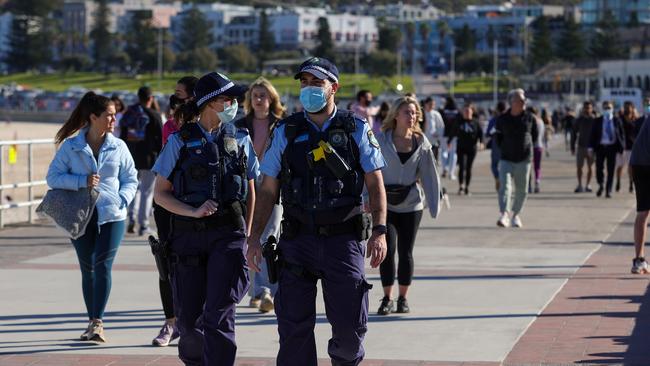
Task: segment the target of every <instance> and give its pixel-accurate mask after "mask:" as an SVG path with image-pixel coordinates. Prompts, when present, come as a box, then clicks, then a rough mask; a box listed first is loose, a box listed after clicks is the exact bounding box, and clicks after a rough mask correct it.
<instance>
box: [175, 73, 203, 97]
mask: <svg viewBox="0 0 650 366" xmlns="http://www.w3.org/2000/svg"><path fill="white" fill-rule="evenodd" d="M198 81H199V78H197V77H196V76H191V75H190V76H183V77H182V78H180V79H178V81H177V82H176V84H181V85H183V86H184V87H185V92H186V93H187V94H189V95H190V98H193V97H194V87H195V86H196V83H197V82H198Z"/></svg>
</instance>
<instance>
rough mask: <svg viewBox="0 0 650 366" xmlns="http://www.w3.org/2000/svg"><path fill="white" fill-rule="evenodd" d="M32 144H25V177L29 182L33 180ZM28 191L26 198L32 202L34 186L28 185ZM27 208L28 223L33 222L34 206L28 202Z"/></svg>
mask: <svg viewBox="0 0 650 366" xmlns="http://www.w3.org/2000/svg"><path fill="white" fill-rule="evenodd" d="M33 147H34V144H32V143H29V144H28V145H27V148H28V149H29V150H28V151H29V153H28V154H27V177H28V179H29V182H33V181H34V159H33V156H34V155H33V154H34V149H33ZM27 192H28V199H29V202H32V201H33V200H34V186H32V185H30V186H29V188H27ZM27 209H28V210H29V213H28V216H27V218H28V220H29V223H30V224H33V223H34V206H33V205H32V204H30V205H29V206H27Z"/></svg>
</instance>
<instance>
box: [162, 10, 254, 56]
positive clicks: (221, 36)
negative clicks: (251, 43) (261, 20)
mask: <svg viewBox="0 0 650 366" xmlns="http://www.w3.org/2000/svg"><path fill="white" fill-rule="evenodd" d="M192 7H195V8H196V9H198V10H199V11H200V12H201V13H203V15H204V16H205V18H206V19H207V20H208V22H210V23H211V24H212V48H214V49H218V48H222V47H225V46H228V45H230V42H229V39H228V36H227V34H226V32H227V29H226V25H227V24H229V23H230V22H231V21H232V20H233V19H234V18H236V17H247V16H251V15H254V14H255V9H253V7H251V6H244V5H232V4H220V3H215V4H198V5H184V6H183V10H182V11H181V12H179V13H178V14H177V15H176V16H174V17H172V18H171V32H172V34H173V35H174V36H176V35H178V34H180V33H181V29H182V27H183V17H184V16H185V15H186V14H187V12H188V11H189V10H190V9H191V8H192Z"/></svg>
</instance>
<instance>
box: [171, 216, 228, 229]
mask: <svg viewBox="0 0 650 366" xmlns="http://www.w3.org/2000/svg"><path fill="white" fill-rule="evenodd" d="M172 225H173V228H174V229H173V230H174V231H207V230H211V229H215V228H218V227H224V226H231V225H234V220H233V219H232V217H231V216H224V215H217V214H214V215H212V216H208V217H204V218H200V219H192V218H182V217H178V216H174V218H173V220H172Z"/></svg>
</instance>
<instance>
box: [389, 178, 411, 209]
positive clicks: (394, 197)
mask: <svg viewBox="0 0 650 366" xmlns="http://www.w3.org/2000/svg"><path fill="white" fill-rule="evenodd" d="M414 185H415V182H414V183H412V184H409V185H407V186H403V185H399V184H389V185H387V186H386V201H387V202H388V204H390V205H393V206H396V205H399V204H400V203H402V202H404V200H405V199H406V197H408V195H409V193H410V192H411V189H412V188H413V186H414Z"/></svg>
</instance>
